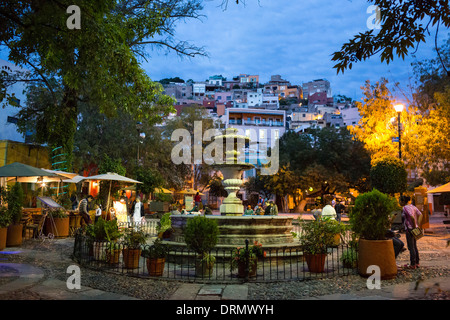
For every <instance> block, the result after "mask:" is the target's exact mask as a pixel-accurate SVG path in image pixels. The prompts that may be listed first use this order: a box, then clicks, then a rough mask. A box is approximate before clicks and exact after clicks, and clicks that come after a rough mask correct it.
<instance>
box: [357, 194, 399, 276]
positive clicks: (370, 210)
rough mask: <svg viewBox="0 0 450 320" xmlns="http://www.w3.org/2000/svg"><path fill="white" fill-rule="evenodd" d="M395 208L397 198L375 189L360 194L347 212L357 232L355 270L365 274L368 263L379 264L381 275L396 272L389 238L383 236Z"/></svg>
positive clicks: (362, 274)
mask: <svg viewBox="0 0 450 320" xmlns="http://www.w3.org/2000/svg"><path fill="white" fill-rule="evenodd" d="M397 208H398V204H397V201H396V200H395V199H394V198H392V197H390V196H388V195H386V194H384V193H382V192H380V191H378V190H376V189H373V190H372V191H371V192H367V193H364V194H361V195H359V196H358V197H357V198H356V199H355V206H354V207H353V209H352V210H351V212H350V214H349V218H350V225H351V228H352V230H353V232H355V233H356V234H357V235H358V236H359V242H358V271H359V274H360V275H361V276H365V277H368V276H370V275H371V273H368V272H367V269H368V267H369V266H371V265H377V266H379V267H380V272H381V279H392V278H395V277H396V275H397V265H396V262H395V254H394V247H393V245H392V240H390V239H386V237H385V235H386V231H387V230H388V229H390V226H391V216H392V212H393V211H394V210H396V209H397Z"/></svg>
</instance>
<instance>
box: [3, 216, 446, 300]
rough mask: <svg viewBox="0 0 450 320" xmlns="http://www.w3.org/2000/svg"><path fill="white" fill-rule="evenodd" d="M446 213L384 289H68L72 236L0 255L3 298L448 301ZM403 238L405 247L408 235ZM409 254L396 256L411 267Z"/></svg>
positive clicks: (294, 285)
mask: <svg viewBox="0 0 450 320" xmlns="http://www.w3.org/2000/svg"><path fill="white" fill-rule="evenodd" d="M444 219H447V218H445V217H444V216H443V215H442V214H435V215H433V216H431V218H430V222H431V228H430V229H427V230H426V231H427V232H426V234H425V237H424V238H422V239H421V240H420V241H419V242H418V247H419V252H420V257H421V268H419V269H417V270H400V271H399V273H398V276H397V278H396V279H393V280H386V281H382V284H381V289H379V290H370V289H368V288H367V282H366V279H364V278H362V277H360V276H357V275H353V276H346V277H336V278H332V279H323V280H308V281H286V282H276V283H254V282H248V283H245V284H232V285H225V284H216V285H211V284H199V283H185V282H181V281H173V280H163V279H162V280H155V279H139V278H133V277H127V276H125V275H114V274H109V273H103V272H100V271H95V270H90V269H85V268H81V289H68V287H67V279H68V277H69V274H68V273H67V267H68V266H70V265H73V264H75V263H74V261H72V260H71V258H70V255H71V253H72V250H73V238H67V239H58V240H53V241H48V240H46V241H44V242H41V241H38V240H26V241H25V242H24V244H23V245H22V246H21V247H18V248H6V249H5V250H3V251H0V300H134V299H142V300H183V301H188V300H297V299H302V300H303V299H312V300H314V299H322V300H329V299H332V300H351V299H367V300H369V299H375V300H381V299H416V300H450V294H449V290H450V266H449V263H448V262H449V256H450V247H448V245H447V242H448V241H449V233H448V230H447V229H446V225H444V224H443V223H442V220H444ZM401 240H402V241H403V242H404V243H405V245H406V240H405V235H404V234H402V237H401ZM408 261H409V253H408V251H405V252H403V253H401V254H400V256H399V257H398V261H397V262H398V263H399V264H407V263H408Z"/></svg>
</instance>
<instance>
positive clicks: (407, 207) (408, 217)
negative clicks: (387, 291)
mask: <svg viewBox="0 0 450 320" xmlns="http://www.w3.org/2000/svg"><path fill="white" fill-rule="evenodd" d="M410 200H411V198H410V197H408V196H405V195H402V196H401V197H400V201H399V202H400V205H401V206H402V207H403V210H402V223H403V227H404V228H405V233H406V245H407V247H408V250H409V259H410V265H405V266H404V267H405V268H408V269H416V268H418V267H419V260H420V259H419V250H418V249H417V240H416V238H414V236H413V235H412V234H411V230H413V229H414V228H418V227H419V226H420V224H421V221H422V212H420V210H419V209H417V208H416V207H415V206H413V205H412V204H408V202H409V201H410Z"/></svg>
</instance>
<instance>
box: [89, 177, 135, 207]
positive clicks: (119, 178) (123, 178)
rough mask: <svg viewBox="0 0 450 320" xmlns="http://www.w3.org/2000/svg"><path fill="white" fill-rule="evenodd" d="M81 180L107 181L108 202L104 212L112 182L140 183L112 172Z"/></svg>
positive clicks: (109, 196)
mask: <svg viewBox="0 0 450 320" xmlns="http://www.w3.org/2000/svg"><path fill="white" fill-rule="evenodd" d="M83 180H105V181H109V191H108V202H107V204H106V211H108V210H109V200H110V198H111V185H112V182H113V181H119V182H128V183H142V182H140V181H137V180H133V179H130V178H127V177H124V176H121V175H120V174H117V173H114V172H108V173H105V174H99V175H96V176H90V177H85V178H84V179H83Z"/></svg>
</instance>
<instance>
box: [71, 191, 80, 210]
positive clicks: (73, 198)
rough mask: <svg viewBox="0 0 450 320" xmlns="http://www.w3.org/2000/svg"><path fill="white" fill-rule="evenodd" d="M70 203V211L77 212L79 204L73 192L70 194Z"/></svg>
mask: <svg viewBox="0 0 450 320" xmlns="http://www.w3.org/2000/svg"><path fill="white" fill-rule="evenodd" d="M70 201H71V202H72V210H77V208H78V204H79V203H78V197H77V194H76V193H75V192H74V193H72V196H71V197H70Z"/></svg>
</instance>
